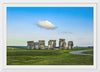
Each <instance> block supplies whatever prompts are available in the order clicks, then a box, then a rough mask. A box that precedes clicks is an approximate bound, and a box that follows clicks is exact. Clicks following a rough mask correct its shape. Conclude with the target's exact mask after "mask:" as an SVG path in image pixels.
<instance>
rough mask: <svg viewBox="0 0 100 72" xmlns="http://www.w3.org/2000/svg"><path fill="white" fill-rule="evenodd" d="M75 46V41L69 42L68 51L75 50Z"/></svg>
mask: <svg viewBox="0 0 100 72" xmlns="http://www.w3.org/2000/svg"><path fill="white" fill-rule="evenodd" d="M73 48H74V45H73V41H69V42H68V49H73Z"/></svg>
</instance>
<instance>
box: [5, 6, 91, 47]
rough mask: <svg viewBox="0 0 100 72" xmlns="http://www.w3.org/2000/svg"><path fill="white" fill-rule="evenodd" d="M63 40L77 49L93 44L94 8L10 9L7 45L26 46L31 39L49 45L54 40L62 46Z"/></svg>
mask: <svg viewBox="0 0 100 72" xmlns="http://www.w3.org/2000/svg"><path fill="white" fill-rule="evenodd" d="M43 24H44V25H45V24H46V25H47V27H44V26H43ZM48 26H51V28H50V27H48ZM52 26H54V27H53V29H52ZM60 38H64V39H66V43H67V44H68V41H73V42H74V46H76V45H77V46H89V45H93V7H7V45H13V46H23V45H24V46H25V45H27V41H31V40H34V41H38V40H45V41H46V45H48V41H49V40H50V39H52V40H57V46H58V42H59V39H60Z"/></svg>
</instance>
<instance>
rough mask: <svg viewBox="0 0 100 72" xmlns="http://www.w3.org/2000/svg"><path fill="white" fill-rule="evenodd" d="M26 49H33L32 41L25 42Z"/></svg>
mask: <svg viewBox="0 0 100 72" xmlns="http://www.w3.org/2000/svg"><path fill="white" fill-rule="evenodd" d="M27 48H28V49H34V41H27Z"/></svg>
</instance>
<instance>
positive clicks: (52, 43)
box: [27, 39, 74, 49]
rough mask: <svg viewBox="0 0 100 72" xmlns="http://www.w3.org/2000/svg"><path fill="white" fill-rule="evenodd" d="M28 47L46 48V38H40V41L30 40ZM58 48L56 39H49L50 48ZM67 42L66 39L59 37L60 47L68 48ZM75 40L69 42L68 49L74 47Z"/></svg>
mask: <svg viewBox="0 0 100 72" xmlns="http://www.w3.org/2000/svg"><path fill="white" fill-rule="evenodd" d="M27 48H28V49H46V48H45V40H39V42H34V41H28V42H27ZM54 48H56V40H49V41H48V49H54ZM66 48H67V46H66V42H65V39H59V49H66ZM73 48H74V45H73V41H69V42H68V49H73Z"/></svg>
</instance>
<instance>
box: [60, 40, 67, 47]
mask: <svg viewBox="0 0 100 72" xmlns="http://www.w3.org/2000/svg"><path fill="white" fill-rule="evenodd" d="M59 49H66V42H65V39H59Z"/></svg>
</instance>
